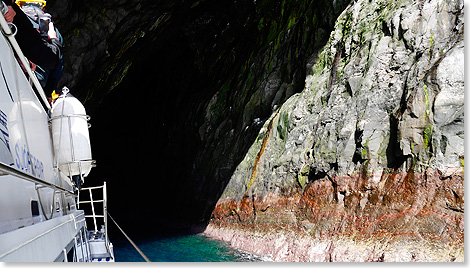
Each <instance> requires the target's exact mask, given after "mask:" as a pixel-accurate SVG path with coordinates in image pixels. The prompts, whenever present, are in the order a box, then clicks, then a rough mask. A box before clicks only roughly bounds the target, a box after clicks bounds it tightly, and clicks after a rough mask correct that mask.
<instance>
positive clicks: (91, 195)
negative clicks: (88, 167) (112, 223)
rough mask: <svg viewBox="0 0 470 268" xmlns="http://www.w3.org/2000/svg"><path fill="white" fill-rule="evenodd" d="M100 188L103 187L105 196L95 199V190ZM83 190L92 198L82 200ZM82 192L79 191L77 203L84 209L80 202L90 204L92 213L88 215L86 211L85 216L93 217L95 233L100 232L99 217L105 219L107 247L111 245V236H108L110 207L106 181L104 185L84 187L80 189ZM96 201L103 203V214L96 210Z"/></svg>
mask: <svg viewBox="0 0 470 268" xmlns="http://www.w3.org/2000/svg"><path fill="white" fill-rule="evenodd" d="M100 189H103V196H102V199H99V200H94V199H93V190H100ZM82 191H88V194H89V197H90V199H89V200H80V196H81V194H80V192H82ZM80 192H79V193H78V201H77V205H78V208H79V209H83V208H80V204H90V206H91V215H87V214H86V213H85V218H92V219H93V227H94V231H95V233H96V232H98V230H99V229H98V224H97V219H98V218H102V219H103V223H104V235H105V242H106V247H108V245H109V238H108V217H107V216H108V208H107V197H106V196H107V190H106V182H104V184H103V186H95V187H86V188H82V189H81V190H80ZM95 203H102V204H103V214H97V212H96V210H95Z"/></svg>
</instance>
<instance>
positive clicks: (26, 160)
mask: <svg viewBox="0 0 470 268" xmlns="http://www.w3.org/2000/svg"><path fill="white" fill-rule="evenodd" d="M15 154H16V159H15V164H16V167H17V168H18V169H19V170H21V171H23V172H25V173H28V174H31V175H33V176H36V177H38V178H41V179H44V164H43V163H42V161H40V160H39V159H37V158H36V157H35V156H34V155H33V154H31V153H30V152H29V151H28V150H27V149H26V146H25V145H23V146H22V147H21V148H20V146H18V144H15Z"/></svg>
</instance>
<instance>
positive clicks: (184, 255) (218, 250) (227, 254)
mask: <svg viewBox="0 0 470 268" xmlns="http://www.w3.org/2000/svg"><path fill="white" fill-rule="evenodd" d="M112 242H113V245H114V255H115V258H116V261H117V262H144V261H145V260H144V259H143V258H142V257H141V256H140V254H139V253H138V252H137V250H135V249H134V247H133V246H132V245H131V244H130V243H129V242H128V241H127V240H115V241H112ZM134 242H136V244H137V245H138V247H139V248H140V250H142V252H144V254H145V255H146V256H147V257H148V258H149V259H150V260H151V261H152V262H259V261H270V258H269V257H266V256H256V255H254V254H251V253H249V252H246V251H242V250H239V249H235V248H232V247H230V245H229V244H228V243H227V242H224V241H220V240H216V239H213V238H210V237H208V236H206V235H204V234H197V235H187V236H176V237H166V238H157V239H152V240H147V241H134Z"/></svg>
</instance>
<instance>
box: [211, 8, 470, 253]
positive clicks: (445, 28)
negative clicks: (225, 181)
mask: <svg viewBox="0 0 470 268" xmlns="http://www.w3.org/2000/svg"><path fill="white" fill-rule="evenodd" d="M463 14H464V13H463V1H439V0H433V1H406V0H403V1H392V2H390V1H361V0H359V1H353V2H352V3H351V4H350V5H349V6H348V7H347V8H346V10H345V11H344V12H343V13H342V14H341V16H340V17H339V18H338V19H337V21H336V25H335V30H334V31H333V32H332V33H331V35H330V39H329V41H328V43H327V44H326V45H325V47H324V48H323V49H322V51H321V52H320V53H319V54H317V55H314V58H313V59H312V60H311V61H310V62H311V66H312V67H311V68H312V69H311V73H310V74H309V75H308V76H307V78H306V85H305V89H304V90H303V91H302V92H301V93H298V94H295V95H293V96H292V97H290V98H289V99H288V100H287V101H286V103H284V104H283V105H282V106H281V108H280V111H279V112H276V113H273V115H272V116H271V119H270V120H268V121H266V123H265V125H264V127H263V128H262V129H261V131H260V132H259V136H258V139H257V141H256V142H255V143H254V144H253V146H252V147H251V148H250V150H249V151H248V154H247V155H246V157H245V159H244V160H243V161H242V162H241V164H240V165H239V166H238V168H237V170H236V171H235V173H234V174H233V176H232V179H231V181H230V183H229V185H228V186H227V188H226V190H225V192H224V194H223V195H222V198H221V200H219V203H218V205H217V207H216V210H214V213H213V220H212V224H213V226H212V227H211V228H218V227H219V228H234V229H236V230H240V232H242V233H248V236H251V235H252V234H253V233H260V232H261V233H265V232H270V231H267V230H272V231H274V230H277V232H279V234H278V235H279V236H284V235H286V234H288V233H289V232H290V231H292V230H297V229H298V228H301V227H302V228H304V229H305V228H306V229H305V230H306V235H307V238H306V239H313V240H315V239H317V238H318V239H320V240H318V241H312V242H311V245H313V246H314V247H318V249H316V250H315V251H314V252H312V253H310V254H307V256H305V258H304V259H303V260H310V261H314V260H326V261H328V260H332V261H365V260H375V261H454V260H456V258H457V259H458V260H459V261H463V234H464V228H463V216H464V215H463V210H460V209H459V208H457V207H460V205H459V204H461V202H463V199H462V198H463V195H462V196H461V193H463V156H464V146H463V142H464V137H463V133H464V128H463V118H464V114H463V108H464V75H463V70H464V69H463V68H464V62H463V59H464V43H463V42H464V41H463V28H464V27H463ZM270 125H272V126H271V127H270ZM267 135H269V139H268V140H263V137H266V136H267ZM262 140H263V142H261V141H262ZM257 154H258V159H257V161H254V156H255V155H257ZM307 170H308V171H307ZM254 171H256V176H255V177H254V176H253V173H254ZM453 189H459V190H457V191H455V190H453ZM450 192H455V193H456V195H455V197H454V198H453V199H452V198H451V196H450V195H447V194H446V193H448V194H450ZM457 192H458V193H460V194H458V193H457ZM262 207H270V208H269V209H268V210H266V211H265V212H260V210H259V208H262ZM229 211H236V213H237V215H242V216H241V217H240V218H238V220H236V221H234V220H232V219H231V217H232V215H231V214H230V213H228V212H229ZM261 215H262V216H261ZM289 215H290V216H289ZM271 217H276V218H282V219H284V220H282V221H280V222H276V223H272V222H269V221H266V220H265V219H267V218H271ZM282 229H286V230H290V231H283V230H282ZM210 230H214V229H210ZM209 232H210V231H209ZM297 232H298V231H297ZM297 232H294V233H297ZM301 233H302V232H301ZM246 239H247V241H249V240H250V239H251V238H249V237H248V238H246ZM229 240H230V239H229ZM326 241H331V242H326ZM337 241H343V242H340V243H338V242H337ZM246 243H249V242H246ZM276 243H277V242H276ZM321 243H327V244H328V243H331V245H330V246H327V248H326V249H325V248H324V247H323V246H321V245H322V244H321ZM361 243H364V244H367V246H365V247H364V248H374V249H373V250H372V251H368V253H367V254H366V255H363V254H362V252H358V251H355V249H354V247H356V246H357V245H358V244H361ZM294 244H295V243H294V242H290V243H287V244H286V247H287V248H286V249H285V250H284V249H283V250H282V251H288V249H290V248H291V247H292V248H295V245H294ZM264 246H265V248H270V247H271V246H273V247H275V246H274V245H272V244H270V242H267V243H266V244H265V245H264ZM261 251H262V250H261ZM297 252H302V251H296V249H293V252H292V253H291V254H292V256H291V257H290V258H287V259H286V258H285V256H284V255H285V254H284V255H283V254H281V253H276V252H272V251H269V253H267V252H260V253H262V254H274V256H273V258H274V259H278V260H295V257H294V256H296V255H297V254H296V253H297ZM328 252H329V253H328ZM317 254H326V255H322V256H324V257H321V258H318V255H317ZM327 256H329V257H328V258H326V257H327Z"/></svg>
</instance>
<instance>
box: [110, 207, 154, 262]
mask: <svg viewBox="0 0 470 268" xmlns="http://www.w3.org/2000/svg"><path fill="white" fill-rule="evenodd" d="M107 213H108V216H109V218H110V219H111V220H112V221H113V222H114V224H116V226H117V228H119V230H120V231H121V232H122V234H123V235H124V236H125V237H126V238H127V240H129V242H130V243H131V244H132V246H134V248H135V249H136V250H137V252H139V254H140V256H142V258H144V260H145V261H146V262H151V261H150V259H149V258H147V256H145V254H144V253H143V252H142V250H140V249H139V247H138V246H137V245H136V244H135V243H134V241H132V239H131V238H130V237H129V236H127V234H126V233H125V232H124V230H122V229H121V227H119V225H118V224H117V222H116V221H115V220H114V219H113V217H111V214H109V212H107Z"/></svg>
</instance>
